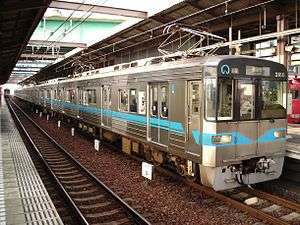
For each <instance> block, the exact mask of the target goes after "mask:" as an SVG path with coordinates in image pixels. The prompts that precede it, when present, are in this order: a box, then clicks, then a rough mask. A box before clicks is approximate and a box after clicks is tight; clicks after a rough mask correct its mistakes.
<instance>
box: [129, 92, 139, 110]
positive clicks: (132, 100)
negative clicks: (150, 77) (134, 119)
mask: <svg viewBox="0 0 300 225" xmlns="http://www.w3.org/2000/svg"><path fill="white" fill-rule="evenodd" d="M137 101H138V98H137V90H136V89H130V90H129V111H130V112H135V113H136V112H137V105H138V102H137Z"/></svg>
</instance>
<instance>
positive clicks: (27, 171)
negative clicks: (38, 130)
mask: <svg viewBox="0 0 300 225" xmlns="http://www.w3.org/2000/svg"><path fill="white" fill-rule="evenodd" d="M0 102H1V105H0V129H1V130H0V225H5V224H7V225H21V224H30V225H31V224H32V225H33V224H36V225H37V224H43V225H46V224H49V225H50V224H51V225H52V224H53V225H54V224H55V225H60V224H63V222H62V220H61V218H60V217H59V215H58V213H57V211H56V209H55V207H54V205H53V203H52V201H51V198H50V196H49V194H48V192H47V190H46V188H45V186H44V184H43V183H42V180H41V178H40V176H39V174H38V172H37V170H36V168H35V167H34V164H33V162H32V160H31V158H30V156H29V153H28V152H27V149H26V147H25V145H24V143H23V141H22V138H21V136H20V134H19V132H18V130H17V128H16V127H15V124H14V122H13V119H12V117H11V115H10V112H9V110H8V107H7V105H6V103H5V101H4V99H2V101H0Z"/></svg>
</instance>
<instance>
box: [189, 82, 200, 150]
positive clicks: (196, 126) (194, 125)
mask: <svg viewBox="0 0 300 225" xmlns="http://www.w3.org/2000/svg"><path fill="white" fill-rule="evenodd" d="M201 96H202V90H201V81H188V83H187V101H186V104H187V135H186V136H187V143H188V148H187V151H188V152H190V153H192V154H197V155H199V154H200V146H199V144H200V140H199V139H200V137H201V136H200V135H197V134H200V133H201V119H200V113H201ZM197 138H198V139H197ZM196 139H197V140H196Z"/></svg>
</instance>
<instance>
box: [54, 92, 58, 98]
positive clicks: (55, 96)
mask: <svg viewBox="0 0 300 225" xmlns="http://www.w3.org/2000/svg"><path fill="white" fill-rule="evenodd" d="M54 99H57V90H54Z"/></svg>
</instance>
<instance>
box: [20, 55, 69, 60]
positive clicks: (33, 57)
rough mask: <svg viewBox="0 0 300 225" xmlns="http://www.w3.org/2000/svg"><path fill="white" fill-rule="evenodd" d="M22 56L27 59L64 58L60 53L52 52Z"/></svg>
mask: <svg viewBox="0 0 300 225" xmlns="http://www.w3.org/2000/svg"><path fill="white" fill-rule="evenodd" d="M21 58H26V59H57V58H63V57H61V56H58V55H51V54H22V55H21Z"/></svg>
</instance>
